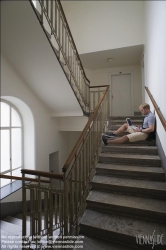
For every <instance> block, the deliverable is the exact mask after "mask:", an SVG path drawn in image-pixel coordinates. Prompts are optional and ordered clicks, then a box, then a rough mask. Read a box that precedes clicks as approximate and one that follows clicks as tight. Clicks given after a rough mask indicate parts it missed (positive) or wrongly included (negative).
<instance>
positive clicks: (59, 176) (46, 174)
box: [21, 169, 63, 181]
mask: <svg viewBox="0 0 166 250" xmlns="http://www.w3.org/2000/svg"><path fill="white" fill-rule="evenodd" d="M21 173H22V174H30V175H38V176H42V177H47V178H53V179H57V180H62V181H63V174H54V173H49V172H44V171H38V170H31V169H21Z"/></svg>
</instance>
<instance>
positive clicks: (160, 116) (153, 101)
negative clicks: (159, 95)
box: [145, 86, 166, 131]
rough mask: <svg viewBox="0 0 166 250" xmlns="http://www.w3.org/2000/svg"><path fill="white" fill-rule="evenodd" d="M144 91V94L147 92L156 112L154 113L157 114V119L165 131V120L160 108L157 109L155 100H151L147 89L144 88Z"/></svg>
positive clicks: (151, 97)
mask: <svg viewBox="0 0 166 250" xmlns="http://www.w3.org/2000/svg"><path fill="white" fill-rule="evenodd" d="M145 89H146V92H147V94H148V96H149V98H150V100H151V102H152V103H153V106H154V108H155V110H156V112H157V114H158V117H159V119H160V121H161V123H162V125H163V127H164V129H165V131H166V120H165V118H164V116H163V114H162V113H161V111H160V108H159V107H158V105H157V103H156V101H155V99H154V98H153V96H152V94H151V92H150V90H149V89H148V87H146V86H145Z"/></svg>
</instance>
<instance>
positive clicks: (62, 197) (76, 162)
mask: <svg viewBox="0 0 166 250" xmlns="http://www.w3.org/2000/svg"><path fill="white" fill-rule="evenodd" d="M101 88H103V86H101ZM98 92H100V86H98V87H97V95H98V97H99V94H98ZM92 94H93V95H94V93H92ZM108 115H109V86H106V89H105V90H104V91H103V90H102V96H101V97H100V98H99V101H98V104H97V105H96V107H95V109H94V110H93V113H91V116H90V118H89V121H88V122H87V124H86V126H85V128H84V130H83V131H82V133H81V135H80V137H79V139H78V141H77V142H76V144H75V146H74V148H73V150H72V151H71V153H70V155H69V157H68V159H67V160H66V162H65V164H64V166H63V168H62V171H63V174H52V173H47V172H41V171H36V170H27V169H22V170H21V171H22V178H23V188H22V195H23V237H24V236H25V235H28V233H27V225H26V216H27V215H29V216H30V234H29V238H28V241H27V242H26V241H24V246H25V247H27V246H29V247H32V244H35V247H37V246H39V245H41V246H42V237H44V236H45V237H46V241H47V246H49V247H53V245H49V244H52V243H49V242H50V241H49V238H50V237H53V240H54V241H55V237H54V231H56V235H57V237H59V236H61V237H62V238H63V237H64V236H70V235H77V234H78V229H79V220H80V218H81V215H82V214H83V212H84V210H85V206H86V198H87V195H88V194H89V191H90V188H91V187H90V183H91V180H92V177H93V176H94V168H95V166H96V163H97V162H98V157H99V153H100V149H101V133H102V132H103V131H104V129H105V125H106V122H107V118H108ZM25 175H36V176H37V181H38V183H37V184H34V183H33V182H32V183H26V182H25V180H26V179H25V178H26V177H25ZM41 177H45V178H50V183H48V184H47V183H46V182H49V181H48V180H47V181H46V180H45V179H44V181H45V184H43V183H42V181H41ZM53 179H56V180H59V181H61V188H57V187H56V185H54V183H53ZM35 180H36V179H35ZM28 200H30V212H29V213H28V211H27V208H28V203H27V202H28ZM42 211H44V212H42ZM42 220H43V221H44V222H43V223H44V224H42ZM56 244H57V242H56Z"/></svg>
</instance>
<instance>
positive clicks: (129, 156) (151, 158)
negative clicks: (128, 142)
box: [100, 153, 160, 161]
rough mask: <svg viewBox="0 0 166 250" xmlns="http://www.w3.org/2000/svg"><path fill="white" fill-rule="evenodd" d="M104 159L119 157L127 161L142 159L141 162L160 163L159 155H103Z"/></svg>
mask: <svg viewBox="0 0 166 250" xmlns="http://www.w3.org/2000/svg"><path fill="white" fill-rule="evenodd" d="M100 156H102V157H110V158H111V157H118V158H126V159H129V158H130V159H141V160H158V161H160V157H159V156H158V155H138V154H136V155H135V154H127V153H126V154H121V153H116V154H115V153H101V154H100Z"/></svg>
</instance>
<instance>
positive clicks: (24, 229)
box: [22, 173, 26, 249]
mask: <svg viewBox="0 0 166 250" xmlns="http://www.w3.org/2000/svg"><path fill="white" fill-rule="evenodd" d="M22 211H23V215H22V239H25V236H26V187H25V174H24V173H22ZM22 242H23V243H22V248H23V249H25V248H24V246H25V244H24V240H23V241H22Z"/></svg>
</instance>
